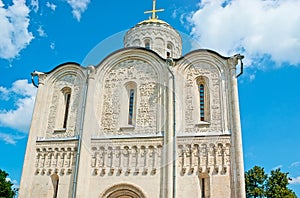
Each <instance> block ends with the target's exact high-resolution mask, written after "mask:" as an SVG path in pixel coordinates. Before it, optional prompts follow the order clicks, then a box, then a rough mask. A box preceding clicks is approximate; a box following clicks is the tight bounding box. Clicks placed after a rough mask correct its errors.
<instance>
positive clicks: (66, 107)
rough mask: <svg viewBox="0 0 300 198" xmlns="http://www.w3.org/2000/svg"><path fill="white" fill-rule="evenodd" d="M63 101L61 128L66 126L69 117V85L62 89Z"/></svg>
mask: <svg viewBox="0 0 300 198" xmlns="http://www.w3.org/2000/svg"><path fill="white" fill-rule="evenodd" d="M62 92H63V96H64V102H63V107H64V108H63V110H64V114H63V115H64V117H63V126H62V127H63V128H67V122H68V117H69V109H70V100H71V89H70V88H69V87H65V88H64V89H63V90H62Z"/></svg>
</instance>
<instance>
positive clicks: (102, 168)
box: [91, 141, 162, 176]
mask: <svg viewBox="0 0 300 198" xmlns="http://www.w3.org/2000/svg"><path fill="white" fill-rule="evenodd" d="M92 145H93V146H92V149H91V150H92V152H91V168H92V174H93V175H100V176H104V175H109V176H112V175H125V176H128V175H155V174H156V173H157V172H158V171H159V169H160V168H161V167H162V144H161V143H159V142H157V141H152V144H151V141H147V142H144V141H141V142H140V143H138V142H123V143H121V142H119V143H117V142H98V143H93V144H92Z"/></svg>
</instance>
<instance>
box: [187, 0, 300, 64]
mask: <svg viewBox="0 0 300 198" xmlns="http://www.w3.org/2000/svg"><path fill="white" fill-rule="evenodd" d="M299 9H300V1H299V0H276V1H274V0H251V1H249V0H202V1H201V3H199V9H198V10H197V11H195V12H194V13H192V14H191V16H190V18H189V19H188V21H189V22H190V24H191V25H192V27H193V28H192V30H191V34H192V36H194V37H197V38H198V39H199V40H200V42H201V44H202V47H203V48H210V49H213V50H216V51H218V52H221V53H222V54H223V55H226V56H229V55H233V54H235V53H243V54H245V55H246V57H247V58H248V60H246V61H245V63H246V64H247V65H251V64H254V63H256V62H257V61H260V60H261V59H262V58H265V57H268V58H270V59H271V60H272V61H274V62H275V63H276V64H277V65H280V64H282V63H285V62H287V63H289V64H292V65H298V64H300V56H299V51H300V26H299V24H300V12H299Z"/></svg>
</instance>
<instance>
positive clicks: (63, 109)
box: [55, 87, 71, 130]
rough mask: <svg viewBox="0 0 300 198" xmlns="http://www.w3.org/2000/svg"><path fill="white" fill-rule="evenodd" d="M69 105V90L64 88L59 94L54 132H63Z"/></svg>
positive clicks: (66, 123) (66, 122) (65, 126)
mask: <svg viewBox="0 0 300 198" xmlns="http://www.w3.org/2000/svg"><path fill="white" fill-rule="evenodd" d="M70 104H71V88H69V87H64V88H63V89H61V91H60V94H59V103H58V109H57V115H56V124H55V130H62V129H63V130H65V129H66V128H67V125H68V118H69V112H70Z"/></svg>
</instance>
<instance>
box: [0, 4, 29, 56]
mask: <svg viewBox="0 0 300 198" xmlns="http://www.w3.org/2000/svg"><path fill="white" fill-rule="evenodd" d="M29 12H30V10H29V8H28V7H27V6H26V4H25V0H13V4H12V5H10V6H8V7H7V8H6V7H5V5H4V4H3V2H2V0H0V21H1V23H0V30H1V31H0V58H3V59H12V58H15V57H16V56H18V54H19V52H20V51H21V50H22V49H24V48H25V47H26V46H27V45H28V44H29V43H30V41H31V40H32V39H33V38H34V37H33V35H32V33H31V32H29V31H28V26H29V22H30V20H29Z"/></svg>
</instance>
